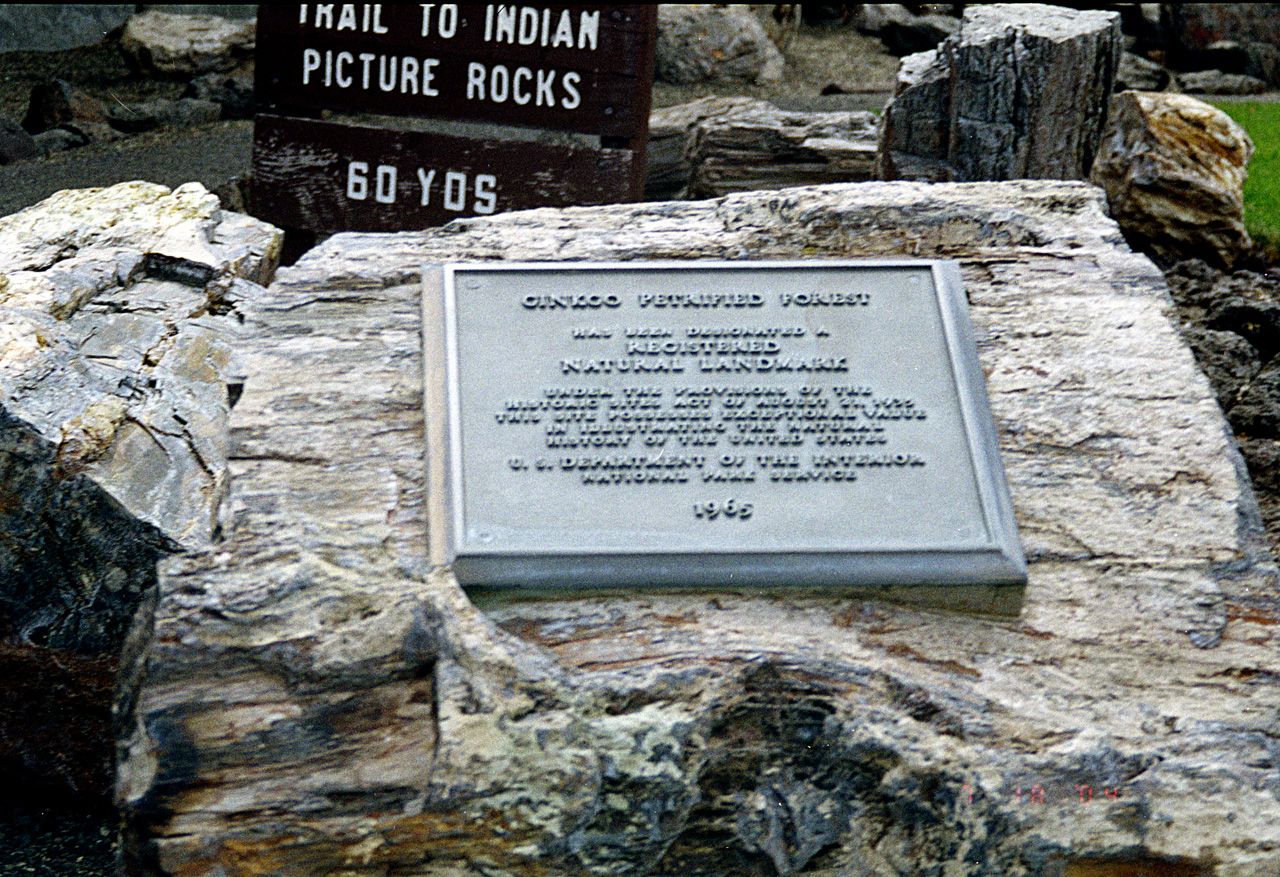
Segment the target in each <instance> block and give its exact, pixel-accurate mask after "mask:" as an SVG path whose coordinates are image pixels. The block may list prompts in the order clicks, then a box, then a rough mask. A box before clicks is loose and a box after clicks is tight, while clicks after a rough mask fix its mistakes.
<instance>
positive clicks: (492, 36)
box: [422, 4, 600, 51]
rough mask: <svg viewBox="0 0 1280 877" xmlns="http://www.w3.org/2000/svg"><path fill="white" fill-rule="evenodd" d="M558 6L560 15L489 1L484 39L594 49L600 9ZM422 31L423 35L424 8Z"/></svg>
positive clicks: (531, 44)
mask: <svg viewBox="0 0 1280 877" xmlns="http://www.w3.org/2000/svg"><path fill="white" fill-rule="evenodd" d="M573 15H574V13H573V12H571V11H570V10H568V9H564V10H561V12H560V14H559V17H558V18H557V17H556V13H555V12H553V11H552V10H550V9H542V10H539V9H538V8H537V7H534V6H509V5H507V4H502V5H497V6H495V5H489V6H486V7H485V11H484V41H485V42H486V43H511V44H519V45H521V46H533V45H538V46H542V47H544V48H546V47H548V46H550V47H551V48H553V49H558V48H560V47H561V46H564V47H566V48H570V49H573V48H578V49H590V50H592V51H594V50H595V48H596V46H598V45H599V42H600V10H598V9H597V10H595V11H593V12H582V11H579V12H578V13H577V16H578V19H577V28H576V30H575V28H574V19H573ZM422 27H423V32H422V35H423V36H426V35H427V31H426V27H427V26H426V23H425V11H424V23H423V26H422Z"/></svg>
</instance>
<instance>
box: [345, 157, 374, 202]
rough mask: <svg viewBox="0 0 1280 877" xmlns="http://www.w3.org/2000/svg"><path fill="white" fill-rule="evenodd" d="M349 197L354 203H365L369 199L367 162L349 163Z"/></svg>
mask: <svg viewBox="0 0 1280 877" xmlns="http://www.w3.org/2000/svg"><path fill="white" fill-rule="evenodd" d="M347 197H348V198H350V199H351V200H352V201H363V200H364V199H365V198H368V197H369V163H368V162H367V161H352V162H348V163H347Z"/></svg>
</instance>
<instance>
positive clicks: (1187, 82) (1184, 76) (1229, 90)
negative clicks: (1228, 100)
mask: <svg viewBox="0 0 1280 877" xmlns="http://www.w3.org/2000/svg"><path fill="white" fill-rule="evenodd" d="M1178 84H1179V85H1181V86H1182V90H1183V91H1185V92H1187V93H1188V94H1261V93H1262V92H1264V91H1266V90H1267V84H1266V83H1265V82H1263V81H1262V80H1261V79H1258V78H1257V77H1255V76H1246V75H1244V74H1243V73H1223V72H1222V71H1221V70H1198V71H1196V72H1194V73H1180V74H1178Z"/></svg>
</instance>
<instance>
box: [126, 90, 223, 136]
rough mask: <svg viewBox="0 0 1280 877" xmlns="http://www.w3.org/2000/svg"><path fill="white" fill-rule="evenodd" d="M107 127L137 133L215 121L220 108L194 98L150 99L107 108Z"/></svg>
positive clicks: (220, 110)
mask: <svg viewBox="0 0 1280 877" xmlns="http://www.w3.org/2000/svg"><path fill="white" fill-rule="evenodd" d="M108 115H109V119H110V122H111V126H112V127H113V128H116V129H117V130H119V131H123V132H124V133H126V134H140V133H142V132H143V131H151V130H153V129H155V128H160V127H172V128H194V127H196V126H198V125H208V124H211V123H213V122H216V121H218V120H219V118H220V117H221V116H222V107H221V106H219V105H218V104H216V103H214V102H213V101H207V100H197V99H195V98H189V97H184V98H179V99H178V100H164V99H157V100H150V101H147V102H145V103H140V104H129V105H127V106H120V107H113V108H111V109H109V110H108Z"/></svg>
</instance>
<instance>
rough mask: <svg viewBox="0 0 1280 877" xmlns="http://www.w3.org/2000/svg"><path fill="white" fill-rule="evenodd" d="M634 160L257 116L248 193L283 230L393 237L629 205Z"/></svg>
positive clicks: (623, 153)
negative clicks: (539, 213)
mask: <svg viewBox="0 0 1280 877" xmlns="http://www.w3.org/2000/svg"><path fill="white" fill-rule="evenodd" d="M634 161H635V154H634V153H633V152H631V151H630V150H626V149H589V148H574V147H567V146H559V145H555V144H547V143H535V142H531V141H519V140H487V139H475V138H470V137H451V136H447V135H443V134H433V133H426V132H419V131H394V130H389V129H386V128H375V127H370V126H364V125H340V124H335V123H331V122H321V121H314V120H310V119H294V118H288V117H283V116H259V117H258V119H257V122H256V124H255V126H254V143H253V166H254V180H253V193H254V199H255V201H256V202H257V203H258V204H260V205H269V207H270V216H271V218H272V220H273V221H274V222H277V223H279V224H281V225H284V226H288V227H293V228H310V229H322V230H338V229H343V230H351V231H399V230H403V229H409V228H425V227H427V226H433V225H443V224H444V223H446V222H448V221H449V220H451V219H457V218H459V217H462V216H484V215H488V214H491V213H501V212H503V211H507V210H519V209H523V208H527V207H563V206H567V205H570V204H609V203H616V202H619V201H625V200H627V196H628V193H629V186H630V180H631V169H632V164H633V163H634ZM535 168H536V172H530V169H535Z"/></svg>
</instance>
